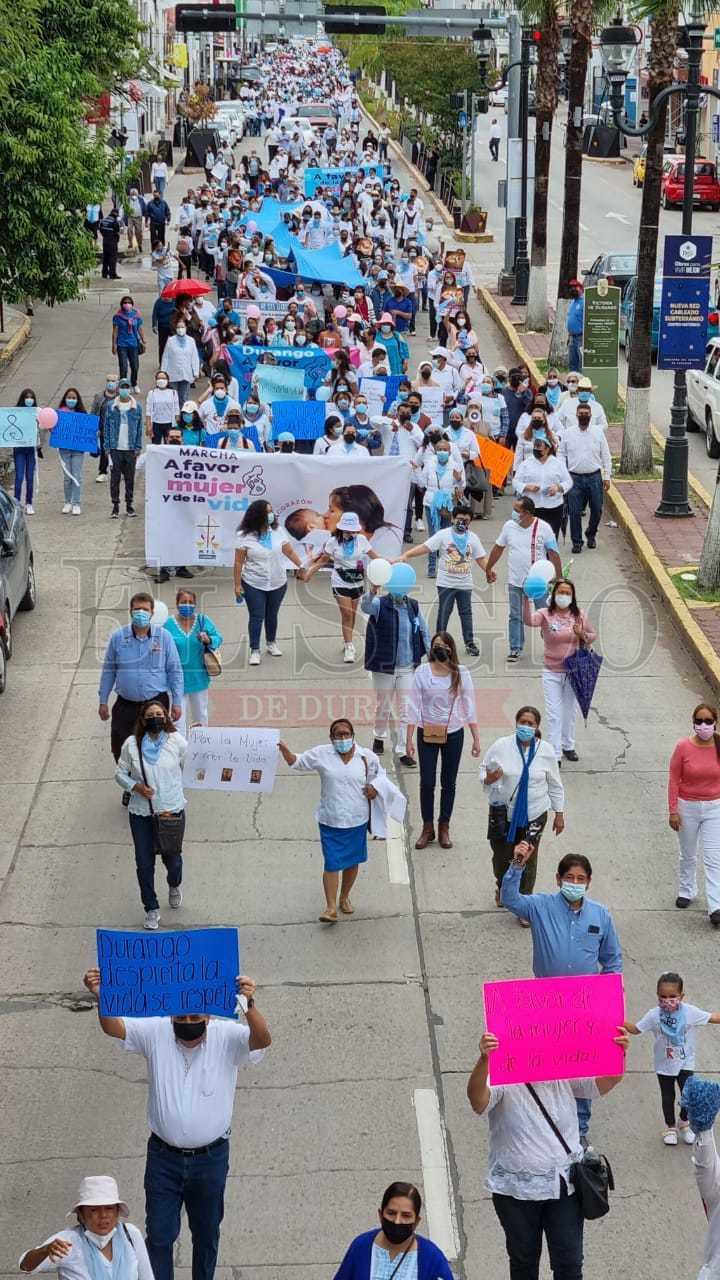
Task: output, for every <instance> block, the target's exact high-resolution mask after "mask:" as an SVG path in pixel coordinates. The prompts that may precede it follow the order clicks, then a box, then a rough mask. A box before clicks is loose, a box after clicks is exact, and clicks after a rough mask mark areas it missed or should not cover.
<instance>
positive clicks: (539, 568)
mask: <svg viewBox="0 0 720 1280" xmlns="http://www.w3.org/2000/svg"><path fill="white" fill-rule="evenodd" d="M530 573H531V575H532V577H533V578H542V580H543V582H552V580H553V578H555V577H557V571H556V569H555V565H554V564H551V563H550V561H549V560H536V561H535V564H533V565H531V566H530Z"/></svg>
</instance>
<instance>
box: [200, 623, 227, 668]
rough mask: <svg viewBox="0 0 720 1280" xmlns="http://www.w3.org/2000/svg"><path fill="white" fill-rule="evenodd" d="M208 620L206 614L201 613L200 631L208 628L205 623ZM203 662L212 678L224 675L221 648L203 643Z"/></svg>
mask: <svg viewBox="0 0 720 1280" xmlns="http://www.w3.org/2000/svg"><path fill="white" fill-rule="evenodd" d="M206 621H207V619H206V617H205V614H204V613H203V614H201V615H200V617H199V618H198V627H199V629H200V631H205V630H206V629H207V628H206V627H205V626H204V625H203V624H204V623H205V622H206ZM203 662H204V664H205V670H206V671H207V673H208V675H209V676H210V677H211V678H214V677H215V676H221V675H222V669H223V666H222V652H221V650H220V649H211V648H210V645H209V644H205V645H203Z"/></svg>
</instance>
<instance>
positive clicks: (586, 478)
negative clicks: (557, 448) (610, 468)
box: [566, 471, 604, 547]
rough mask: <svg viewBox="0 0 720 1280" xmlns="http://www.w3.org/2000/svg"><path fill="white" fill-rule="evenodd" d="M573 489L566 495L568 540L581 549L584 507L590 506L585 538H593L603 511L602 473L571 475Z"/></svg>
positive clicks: (575, 473)
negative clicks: (568, 524) (568, 525)
mask: <svg viewBox="0 0 720 1280" xmlns="http://www.w3.org/2000/svg"><path fill="white" fill-rule="evenodd" d="M572 480H573V487H572V489H571V490H570V492H569V493H568V495H567V498H566V502H567V505H568V514H569V516H570V538H571V541H572V544H573V546H574V547H581V546H582V540H583V531H582V518H583V513H584V511H585V507H586V506H587V505H588V503H589V504H590V519H589V521H588V527H587V529H586V537H588V538H594V537H595V535H596V533H597V531H598V525H599V524H600V518H601V516H602V510H603V500H604V490H603V481H602V472H601V471H593V472H591V473H590V475H579V474H578V473H577V472H573V473H572Z"/></svg>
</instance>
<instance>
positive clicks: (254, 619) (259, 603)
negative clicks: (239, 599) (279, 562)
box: [243, 579, 287, 650]
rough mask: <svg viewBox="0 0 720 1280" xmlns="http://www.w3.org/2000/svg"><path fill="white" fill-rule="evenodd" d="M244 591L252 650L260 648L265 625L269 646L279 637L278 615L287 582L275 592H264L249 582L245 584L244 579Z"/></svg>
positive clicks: (276, 588)
mask: <svg viewBox="0 0 720 1280" xmlns="http://www.w3.org/2000/svg"><path fill="white" fill-rule="evenodd" d="M243 591H244V592H245V603H246V605H247V610H248V633H249V636H250V648H251V650H252V649H259V648H260V636H261V635H262V629H263V624H264V626H265V641H266V643H267V644H272V643H273V641H274V640H275V637H276V636H277V624H278V614H279V612H280V605H281V604H282V602H283V596H284V595H285V592H286V591H287V582H284V583H283V585H282V586H281V587H275V589H274V591H263V590H262V588H260V587H252V586H251V585H250V583H249V582H245V580H244V579H243Z"/></svg>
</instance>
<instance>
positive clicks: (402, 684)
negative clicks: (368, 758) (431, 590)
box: [360, 579, 430, 769]
mask: <svg viewBox="0 0 720 1280" xmlns="http://www.w3.org/2000/svg"><path fill="white" fill-rule="evenodd" d="M379 591H380V588H379V587H376V586H371V587H370V588H369V590H368V591H366V592H365V595H364V596H363V597H362V599H361V601H360V608H361V609H362V611H363V613H364V614H366V615H367V619H368V622H367V630H366V632H365V670H366V671H369V672H370V673H371V678H372V682H373V689H374V690H375V730H374V736H373V751H374V752H375V754H376V755H378V756H380V755H382V754H383V752H384V751H385V739H386V738H387V736H388V729H389V724H390V720H391V718H392V720H393V723H394V726H395V753H396V755H397V756H398V757H399V759H400V763H401V764H403V765H405V766H406V767H407V768H410V769H415V768H417V763H416V761H415V760H414V759H413V758H412V756H409V755H407V753H406V749H405V744H406V741H407V725H408V696H409V693H410V690H411V688H412V682H413V673H414V671H415V670H416V668H417V667H419V665H420V663H421V662H422V659H423V657H424V656H425V655H426V654H427V653H428V652H429V650H430V632H429V630H428V624H427V622H426V620H425V617H424V615H423V614H422V613H421V611H420V606H419V605H418V602H417V600H413V599H412V597H411V596H409V595H408V594H407V589H406V588H398V587H393V585H392V579H391V581H390V583H389V584H388V588H387V592H386V594H385V595H382V596H381V595H380V594H379Z"/></svg>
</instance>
